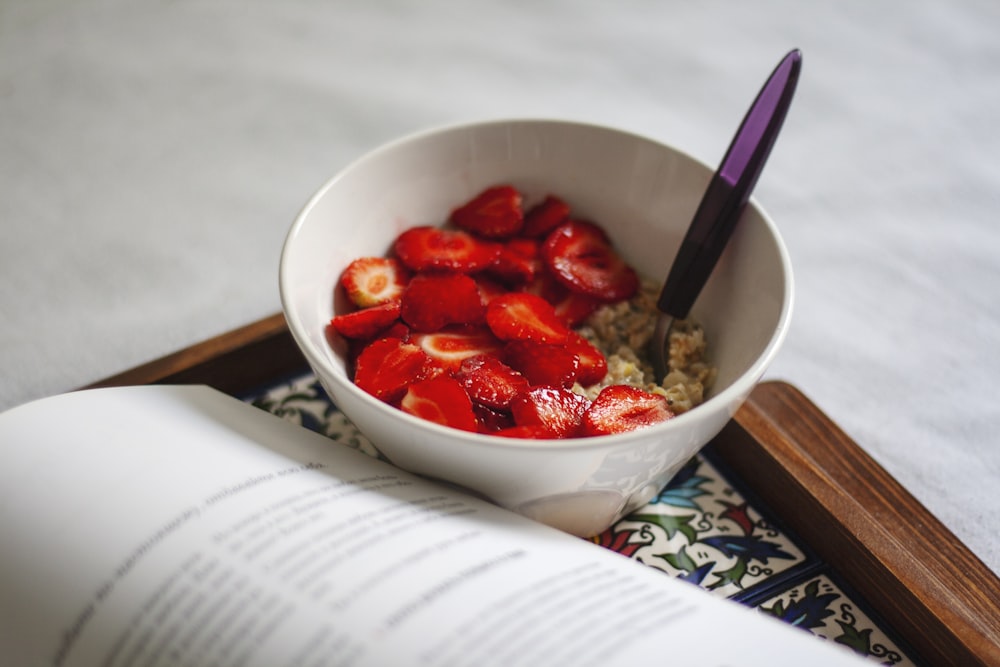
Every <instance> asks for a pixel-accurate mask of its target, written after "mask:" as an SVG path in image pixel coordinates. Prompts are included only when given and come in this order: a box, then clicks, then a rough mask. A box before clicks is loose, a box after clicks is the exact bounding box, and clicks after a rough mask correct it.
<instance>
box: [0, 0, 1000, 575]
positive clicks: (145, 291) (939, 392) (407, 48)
mask: <svg viewBox="0 0 1000 667" xmlns="http://www.w3.org/2000/svg"><path fill="white" fill-rule="evenodd" d="M998 35H1000V3H996V2H994V1H993V0H979V1H977V0H952V1H949V2H940V1H936V2H935V1H932V0H912V1H906V2H904V1H902V0H899V1H895V2H893V1H886V2H869V1H867V0H838V1H833V0H822V1H819V2H810V3H803V2H793V1H791V0H763V1H761V2H748V3H727V2H722V1H721V0H706V1H704V2H697V3H694V2H679V1H673V2H655V1H652V0H650V1H639V0H625V1H623V2H615V3H611V2H571V1H569V0H564V1H557V0H535V1H533V2H527V1H517V2H513V1H506V2H501V1H496V2H479V3H473V2H468V3H459V2H445V1H443V0H434V1H429V0H425V1H423V2H402V1H392V2H390V1H387V0H379V1H378V2H368V3H362V2H353V3H351V2H343V1H341V2H318V1H315V0H282V1H281V2H270V1H264V0H204V1H195V0H173V1H167V0H47V1H46V2H38V1H37V0H4V2H3V3H0V225H2V228H0V229H2V233H0V409H4V408H7V407H10V406H13V405H15V404H18V403H21V402H24V401H27V400H29V399H32V398H35V397H40V396H43V395H47V394H52V393H56V392H61V391H65V390H69V389H72V388H75V387H78V386H80V385H83V384H85V383H88V382H91V381H94V380H97V379H99V378H102V377H104V376H107V375H110V374H113V373H116V372H119V371H122V370H124V369H127V368H130V367H132V366H135V365H137V364H140V363H143V362H145V361H149V360H151V359H153V358H156V357H159V356H162V355H164V354H167V353H170V352H173V351H175V350H177V349H179V348H182V347H185V346H187V345H191V344H193V343H197V342H199V341H201V340H203V339H205V338H207V337H209V336H213V335H216V334H220V333H223V332H225V331H228V330H230V329H232V328H235V327H237V326H240V325H243V324H247V323H249V322H251V321H253V320H256V319H258V318H261V317H264V316H266V315H269V314H272V313H274V312H277V311H278V310H279V309H280V304H279V300H278V291H277V262H278V255H279V252H280V248H281V244H282V241H283V239H284V235H285V232H286V231H287V229H288V226H289V225H290V223H291V221H292V218H293V217H294V215H295V214H296V213H297V211H298V210H299V208H300V207H301V206H302V205H303V204H304V202H305V201H306V199H307V198H308V197H309V196H310V195H311V194H312V192H313V191H314V190H315V189H316V188H317V187H318V186H319V185H320V184H321V183H322V182H323V181H324V180H325V179H326V178H327V177H328V176H330V175H331V174H332V173H333V172H335V171H336V170H337V169H339V168H340V167H342V166H344V165H345V164H346V163H348V162H349V161H350V160H352V159H354V158H356V157H358V156H359V155H361V154H362V153H364V152H366V151H368V150H370V149H372V148H374V147H376V146H377V145H379V144H380V143H382V142H385V141H387V140H390V139H392V138H395V137H397V136H399V135H402V134H406V133H409V132H411V131H414V130H418V129H422V128H426V127H428V126H434V125H441V124H445V123H451V122H455V121H465V120H478V119H484V118H498V117H506V116H546V117H566V118H572V119H575V120H585V121H592V122H597V123H602V124H608V125H614V126H618V127H621V128H624V129H628V130H631V131H634V132H638V133H642V134H646V135H649V136H651V137H654V138H656V139H659V140H662V141H665V142H669V143H672V144H675V145H677V146H679V147H680V148H682V149H684V150H686V151H688V152H689V153H691V154H693V155H694V156H696V157H698V158H700V159H702V160H704V161H706V162H708V163H710V164H715V163H717V162H718V160H719V159H720V158H721V155H722V152H723V151H724V150H725V147H726V145H727V144H728V141H729V138H730V136H731V135H732V132H733V130H734V129H735V127H736V125H737V124H738V122H739V120H740V118H741V117H742V115H743V112H744V110H745V109H746V107H747V105H748V104H749V102H750V100H751V99H752V97H753V95H754V94H755V93H756V91H757V89H758V88H759V86H760V85H761V83H762V82H763V80H764V78H765V77H766V75H767V74H768V73H769V72H770V70H771V68H772V67H773V66H774V65H775V64H776V63H777V61H778V59H779V58H780V57H781V56H782V55H783V54H784V53H785V52H786V51H787V50H788V49H790V48H792V47H799V48H801V49H802V51H803V53H804V65H803V72H802V79H801V81H800V85H799V89H798V92H797V95H796V99H795V102H794V104H793V106H792V110H791V113H790V115H789V118H788V121H787V123H786V125H785V130H784V133H783V134H782V137H781V138H780V139H779V142H778V144H777V147H776V149H775V151H774V153H773V155H772V157H771V161H770V163H769V164H768V167H767V170H766V171H765V173H764V175H763V177H762V179H761V181H760V184H759V186H758V189H757V191H756V196H757V199H758V200H759V201H760V202H761V204H762V205H763V206H764V207H765V208H766V209H767V210H768V212H769V213H770V214H771V215H772V217H773V218H774V219H775V221H776V222H777V224H778V225H779V227H780V229H781V231H782V233H783V235H784V237H785V240H786V242H787V244H788V247H789V249H790V252H791V255H792V258H793V262H794V266H795V271H796V281H797V284H796V290H797V302H796V310H795V315H794V321H793V326H792V329H791V331H790V334H789V337H788V339H787V343H786V346H785V348H784V349H783V350H782V352H781V353H780V355H779V357H778V360H777V361H776V363H775V364H774V366H773V368H772V370H771V371H770V372H769V373H768V376H767V377H768V378H773V379H777V378H780V379H784V380H787V381H789V382H791V383H793V384H795V385H796V386H798V387H799V388H801V389H802V390H803V391H804V392H805V393H806V394H807V395H808V396H809V397H810V398H812V399H813V400H814V401H815V402H816V403H817V404H818V405H819V407H820V408H821V409H823V410H824V411H825V412H826V413H827V414H829V415H830V416H831V417H832V418H833V419H834V420H835V421H836V422H838V423H839V424H840V425H841V426H842V427H843V428H844V429H845V430H846V431H847V433H848V434H849V435H851V436H852V437H853V438H855V439H856V440H857V441H858V442H859V443H860V444H861V445H862V446H863V447H864V448H865V449H866V450H867V451H868V452H869V453H871V455H872V456H874V458H875V459H876V460H878V461H879V463H881V464H882V465H883V466H884V467H885V468H886V469H887V470H888V471H889V472H890V473H891V474H892V475H894V476H895V477H896V478H897V479H898V480H899V481H900V482H902V483H903V484H904V485H905V486H906V487H907V488H908V489H909V490H910V491H911V492H912V493H913V494H914V495H915V496H916V497H917V498H918V499H919V500H920V501H922V502H923V503H924V504H925V505H926V506H927V507H928V508H929V509H930V510H931V511H932V512H933V513H934V514H935V515H936V516H938V517H939V518H941V519H942V520H943V521H944V523H945V524H946V525H947V526H948V527H949V528H950V529H951V530H953V531H954V532H955V533H956V535H958V537H959V538H960V539H962V540H963V541H964V542H965V543H966V544H967V545H969V546H970V547H971V548H972V550H973V551H974V552H975V553H977V554H978V555H979V556H980V557H981V558H982V559H983V560H984V561H985V562H986V563H987V564H988V565H989V566H990V567H991V568H992V569H993V570H994V571H1000V531H998V528H1000V522H998V519H997V517H1000V494H997V493H995V488H996V485H997V483H998V481H1000V454H998V447H997V434H998V433H1000V402H998V400H997V393H998V392H997V381H996V378H997V376H998V375H1000V353H998V350H997V346H998V345H1000V303H998V294H997V292H998V290H997V286H998V284H1000V221H998V220H997V217H998V214H1000V158H998V155H1000V131H998V130H997V127H996V126H997V123H998V121H1000V40H998V38H997V36H998ZM669 259H670V258H669V257H665V258H664V261H669Z"/></svg>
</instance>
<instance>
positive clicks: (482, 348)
mask: <svg viewBox="0 0 1000 667" xmlns="http://www.w3.org/2000/svg"><path fill="white" fill-rule="evenodd" d="M410 342H411V343H413V344H414V345H417V346H419V347H420V349H421V350H423V351H424V352H425V353H426V354H427V355H429V356H430V357H431V359H433V360H434V362H435V364H436V365H437V366H439V367H440V368H444V369H445V370H447V371H448V372H455V371H457V370H458V369H459V368H460V367H461V365H462V362H463V361H464V360H466V359H468V358H469V357H475V356H477V355H491V356H496V355H499V354H500V352H501V350H503V343H502V342H501V341H500V340H498V339H497V337H496V336H494V335H493V333H492V332H491V331H490V330H489V329H487V328H485V327H470V328H465V327H447V328H445V329H442V330H440V331H435V332H432V333H414V334H411V335H410Z"/></svg>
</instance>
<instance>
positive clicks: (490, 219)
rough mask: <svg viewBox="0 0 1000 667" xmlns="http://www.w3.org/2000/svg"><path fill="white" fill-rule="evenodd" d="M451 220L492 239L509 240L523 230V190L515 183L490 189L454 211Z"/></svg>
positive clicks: (459, 225) (462, 227)
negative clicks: (518, 188) (521, 191)
mask: <svg viewBox="0 0 1000 667" xmlns="http://www.w3.org/2000/svg"><path fill="white" fill-rule="evenodd" d="M451 222H453V223H454V224H455V225H456V226H458V227H460V228H461V229H465V230H467V231H470V232H472V233H473V234H477V235H478V236H482V237H484V238H489V239H505V238H508V237H511V236H514V235H515V234H517V233H518V232H519V231H521V226H522V225H523V224H524V212H523V211H522V210H521V193H520V192H518V191H517V189H516V188H514V187H513V186H511V185H496V186H493V187H491V188H486V189H485V190H483V191H482V192H480V193H479V194H478V195H476V196H475V197H473V198H472V199H471V200H469V201H468V202H467V203H465V204H463V205H462V206H459V207H458V208H456V209H455V210H453V211H452V212H451Z"/></svg>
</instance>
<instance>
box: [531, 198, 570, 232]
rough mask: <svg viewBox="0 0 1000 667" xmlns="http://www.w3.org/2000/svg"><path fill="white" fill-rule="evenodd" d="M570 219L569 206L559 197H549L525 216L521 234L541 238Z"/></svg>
mask: <svg viewBox="0 0 1000 667" xmlns="http://www.w3.org/2000/svg"><path fill="white" fill-rule="evenodd" d="M568 219H569V204H567V203H566V202H564V201H563V200H562V199H560V198H559V197H556V196H554V195H549V196H548V197H546V198H545V199H544V200H542V201H541V203H538V204H536V205H534V206H532V207H531V208H530V209H528V212H527V213H525V214H524V227H523V228H522V229H521V234H522V235H524V236H528V237H532V238H541V237H543V236H545V235H546V234H548V233H549V232H551V231H552V230H553V229H555V228H556V227H558V226H559V225H561V224H562V223H564V222H566V221H567V220H568Z"/></svg>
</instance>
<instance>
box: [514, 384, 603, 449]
mask: <svg viewBox="0 0 1000 667" xmlns="http://www.w3.org/2000/svg"><path fill="white" fill-rule="evenodd" d="M589 405H590V401H589V400H587V399H586V398H585V397H583V396H580V395H579V394H574V393H573V392H572V391H570V390H569V389H565V388H562V387H535V388H534V389H530V390H528V391H526V392H523V393H521V394H518V396H517V397H516V398H515V399H514V400H513V402H512V403H511V405H510V408H511V412H512V414H513V415H514V423H515V424H516V425H517V426H522V427H535V428H538V427H541V428H542V429H544V430H545V431H546V432H548V433H549V434H550V437H553V438H571V437H574V436H576V435H577V434H578V432H579V430H580V423H581V420H582V419H583V415H584V413H585V412H586V411H587V408H588V406H589ZM518 437H523V436H518Z"/></svg>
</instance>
